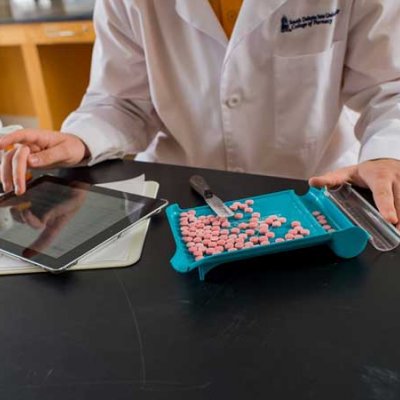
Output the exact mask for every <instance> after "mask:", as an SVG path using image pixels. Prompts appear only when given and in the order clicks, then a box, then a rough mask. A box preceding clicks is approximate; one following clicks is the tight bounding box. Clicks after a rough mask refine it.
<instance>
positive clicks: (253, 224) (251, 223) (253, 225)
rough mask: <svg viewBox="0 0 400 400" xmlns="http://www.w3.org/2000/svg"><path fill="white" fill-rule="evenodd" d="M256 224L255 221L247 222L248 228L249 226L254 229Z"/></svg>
mask: <svg viewBox="0 0 400 400" xmlns="http://www.w3.org/2000/svg"><path fill="white" fill-rule="evenodd" d="M257 226H258V224H257V222H250V223H249V228H251V229H255V228H257Z"/></svg>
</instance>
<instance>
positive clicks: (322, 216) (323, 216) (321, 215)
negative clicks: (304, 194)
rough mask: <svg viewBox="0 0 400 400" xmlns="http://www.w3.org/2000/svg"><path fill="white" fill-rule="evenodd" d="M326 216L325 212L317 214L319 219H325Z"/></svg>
mask: <svg viewBox="0 0 400 400" xmlns="http://www.w3.org/2000/svg"><path fill="white" fill-rule="evenodd" d="M325 218H326V217H325V215H323V214H320V215H318V216H317V220H318V221H319V220H320V219H325Z"/></svg>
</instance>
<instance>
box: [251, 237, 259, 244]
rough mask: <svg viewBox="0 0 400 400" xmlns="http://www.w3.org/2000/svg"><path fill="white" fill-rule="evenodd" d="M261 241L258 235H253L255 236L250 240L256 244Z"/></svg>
mask: <svg viewBox="0 0 400 400" xmlns="http://www.w3.org/2000/svg"><path fill="white" fill-rule="evenodd" d="M259 241H260V240H259V239H258V237H257V236H253V237H251V238H250V242H252V243H254V244H257V243H258V242H259Z"/></svg>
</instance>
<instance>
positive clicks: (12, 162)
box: [0, 129, 89, 195]
mask: <svg viewBox="0 0 400 400" xmlns="http://www.w3.org/2000/svg"><path fill="white" fill-rule="evenodd" d="M0 150H2V151H3V156H2V159H1V168H0V179H1V182H2V184H3V189H4V191H5V192H10V191H12V190H15V193H16V194H17V195H21V194H23V193H25V190H26V182H25V175H26V172H27V169H28V168H56V167H70V166H74V165H77V164H79V163H80V162H81V161H82V160H83V159H84V158H86V157H88V156H89V150H88V148H87V147H86V145H85V144H84V143H83V142H82V140H81V139H79V138H78V137H77V136H75V135H72V134H68V133H61V132H54V131H44V130H38V129H23V130H20V131H17V132H14V133H10V134H8V135H5V136H2V137H1V138H0Z"/></svg>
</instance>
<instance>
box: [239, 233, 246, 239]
mask: <svg viewBox="0 0 400 400" xmlns="http://www.w3.org/2000/svg"><path fill="white" fill-rule="evenodd" d="M238 237H239V238H240V239H247V234H246V233H239V235H238Z"/></svg>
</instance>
